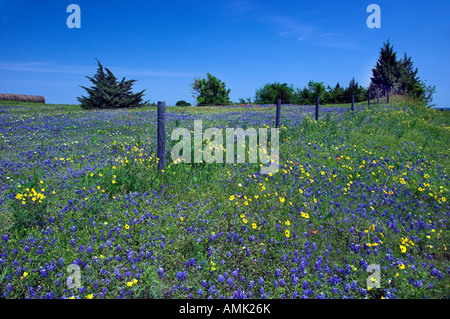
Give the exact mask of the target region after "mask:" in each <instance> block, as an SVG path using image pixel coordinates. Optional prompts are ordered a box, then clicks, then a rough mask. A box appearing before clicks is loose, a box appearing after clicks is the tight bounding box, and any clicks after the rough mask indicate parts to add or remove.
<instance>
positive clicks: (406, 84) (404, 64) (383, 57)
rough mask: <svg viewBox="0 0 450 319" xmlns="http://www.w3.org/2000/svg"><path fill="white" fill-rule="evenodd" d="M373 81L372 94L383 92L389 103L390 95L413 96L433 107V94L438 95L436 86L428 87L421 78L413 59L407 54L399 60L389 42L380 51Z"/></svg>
mask: <svg viewBox="0 0 450 319" xmlns="http://www.w3.org/2000/svg"><path fill="white" fill-rule="evenodd" d="M371 80H372V81H371V83H370V86H369V90H370V92H371V93H376V91H382V92H383V93H384V94H385V96H386V97H387V102H388V103H389V95H390V94H392V93H397V94H406V95H408V96H412V97H413V98H415V99H419V100H422V101H423V102H424V103H425V104H427V105H428V106H431V105H430V103H431V102H432V100H433V94H434V93H436V87H435V86H431V85H426V83H425V81H422V80H421V79H420V78H419V76H418V69H417V68H415V67H414V64H413V62H412V60H411V57H408V56H407V55H406V53H405V54H404V56H403V58H402V59H397V54H396V53H395V52H394V49H393V46H391V44H390V42H389V40H388V41H387V43H384V46H383V47H382V48H381V50H380V57H379V59H378V61H377V64H376V66H375V68H374V69H373V70H372V79H371Z"/></svg>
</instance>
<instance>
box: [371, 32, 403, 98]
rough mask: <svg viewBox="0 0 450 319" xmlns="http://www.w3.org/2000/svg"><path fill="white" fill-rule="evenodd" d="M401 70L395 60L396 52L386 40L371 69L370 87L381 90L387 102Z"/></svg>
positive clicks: (395, 87)
mask: <svg viewBox="0 0 450 319" xmlns="http://www.w3.org/2000/svg"><path fill="white" fill-rule="evenodd" d="M401 72H402V65H401V63H400V62H399V61H398V60H397V53H396V52H394V47H393V46H392V45H391V43H390V41H389V40H388V41H387V42H386V43H384V44H383V47H382V48H381V50H380V57H379V58H378V61H377V64H376V65H375V68H374V69H372V78H371V88H372V89H375V90H379V91H381V92H383V93H384V94H385V96H386V97H387V102H388V103H389V96H390V94H391V93H392V92H393V91H395V89H397V87H398V85H399V78H400V76H401Z"/></svg>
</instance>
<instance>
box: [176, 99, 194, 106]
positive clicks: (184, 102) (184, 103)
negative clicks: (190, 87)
mask: <svg viewBox="0 0 450 319" xmlns="http://www.w3.org/2000/svg"><path fill="white" fill-rule="evenodd" d="M175 106H191V104H190V103H188V102H186V101H184V100H181V101H178V102H177V103H176V104H175Z"/></svg>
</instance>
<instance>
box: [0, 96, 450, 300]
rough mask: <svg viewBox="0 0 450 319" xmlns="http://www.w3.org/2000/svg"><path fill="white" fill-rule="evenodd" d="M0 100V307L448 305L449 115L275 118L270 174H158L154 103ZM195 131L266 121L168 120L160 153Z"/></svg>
mask: <svg viewBox="0 0 450 319" xmlns="http://www.w3.org/2000/svg"><path fill="white" fill-rule="evenodd" d="M1 104H2V105H4V106H1V107H0V123H1V125H0V159H1V160H0V181H1V185H2V187H1V188H0V225H1V226H0V235H1V236H2V238H1V239H0V241H1V242H2V244H1V246H0V280H1V281H0V292H2V297H3V298H40V297H43V298H208V297H211V298H227V297H232V298H240V297H247V298H442V297H449V295H448V291H449V281H448V273H449V271H450V264H449V252H448V247H447V246H446V244H448V243H449V239H450V238H449V237H450V236H449V234H450V231H449V220H448V218H449V212H450V205H449V200H450V194H449V189H450V186H449V181H450V179H449V171H450V162H449V145H450V143H449V142H450V129H449V127H450V114H449V113H448V112H439V111H435V110H430V109H427V108H425V107H423V106H421V105H417V104H414V103H411V102H402V101H396V102H395V103H392V104H390V105H385V104H380V105H372V107H370V108H367V107H366V106H363V105H362V104H361V105H359V106H357V108H356V110H357V112H355V113H354V114H352V113H350V112H349V110H348V106H346V107H342V106H331V105H327V106H324V107H321V113H320V114H321V118H320V120H319V122H318V123H317V122H315V121H314V120H313V115H314V114H313V108H312V107H301V106H283V112H282V121H281V124H282V127H281V129H280V170H279V171H278V172H277V173H275V174H272V175H261V174H259V171H260V166H259V164H205V163H202V164H177V165H175V164H171V163H170V158H168V166H167V168H166V170H165V171H164V172H163V173H161V174H159V173H158V172H157V169H156V167H157V166H156V165H157V164H156V159H155V153H156V127H155V125H156V109H155V108H154V107H153V108H152V107H148V108H143V109H134V110H108V111H85V110H81V109H80V108H79V107H77V106H66V105H48V104H26V103H12V102H8V103H1ZM195 119H201V120H202V121H203V129H206V128H208V127H217V128H222V129H225V128H226V127H232V128H236V127H244V128H248V127H254V128H259V127H273V125H274V121H275V110H274V109H273V108H271V107H267V106H258V107H221V108H195V107H188V108H184V107H183V108H168V109H167V124H166V125H167V127H166V131H167V133H168V134H167V135H168V137H167V145H168V146H169V148H168V153H169V154H168V155H170V149H171V146H173V145H174V142H173V141H170V133H171V132H172V131H173V129H174V128H175V127H186V128H188V129H190V130H192V129H193V121H194V120H195ZM205 143H206V142H205ZM71 264H77V265H79V267H80V272H81V287H80V288H79V289H70V288H69V287H68V286H67V285H66V280H67V277H68V276H69V275H70V274H71V272H68V270H67V267H68V266H69V265H71ZM369 265H379V266H380V271H379V278H378V277H377V278H375V277H374V279H373V280H372V277H370V276H371V273H370V272H367V268H368V266H369ZM370 283H372V284H370ZM368 285H369V286H371V287H373V288H371V287H368ZM378 286H379V287H380V288H377V287H378Z"/></svg>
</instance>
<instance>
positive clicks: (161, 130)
mask: <svg viewBox="0 0 450 319" xmlns="http://www.w3.org/2000/svg"><path fill="white" fill-rule="evenodd" d="M370 100H371V96H370V93H368V98H367V104H368V106H369V107H370ZM281 102H282V101H281V99H278V100H277V107H276V113H275V127H276V128H280V120H281V106H282V103H281ZM379 103H380V92H379V91H378V93H377V104H379ZM319 109H320V98H319V97H318V96H317V97H316V107H315V120H316V121H319ZM350 111H351V112H354V111H355V95H354V94H352V96H351V106H350ZM157 131H158V132H157V135H158V136H157V139H158V152H157V155H158V171H160V172H161V171H163V170H164V169H165V167H166V102H158V129H157Z"/></svg>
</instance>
